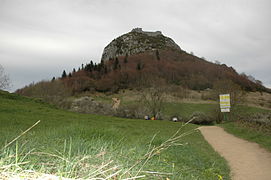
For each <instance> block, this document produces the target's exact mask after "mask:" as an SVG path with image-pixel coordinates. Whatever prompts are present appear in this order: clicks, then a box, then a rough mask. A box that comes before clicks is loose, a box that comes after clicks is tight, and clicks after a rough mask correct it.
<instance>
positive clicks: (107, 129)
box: [0, 92, 229, 180]
mask: <svg viewBox="0 0 271 180" xmlns="http://www.w3.org/2000/svg"><path fill="white" fill-rule="evenodd" d="M38 120H40V123H39V124H38V125H37V126H35V127H33V128H32V129H31V130H30V131H29V132H27V133H26V134H25V135H23V136H22V137H20V138H19V139H18V140H17V141H16V142H14V143H12V144H11V145H9V146H8V147H5V145H7V143H8V142H10V141H11V140H13V139H14V138H15V137H17V136H18V135H20V134H21V133H22V132H23V131H25V130H26V129H28V128H29V127H31V126H32V125H33V124H34V123H35V122H37V121H38ZM180 128H181V130H180V131H179V132H178V133H177V134H176V135H175V136H173V135H174V134H175V132H177V131H178V129H180ZM196 128H197V126H196V125H190V124H189V125H186V126H183V124H182V123H174V122H168V121H145V120H131V119H121V118H115V117H105V116H98V115H87V114H77V113H72V112H67V111H64V110H59V109H56V108H55V107H53V106H51V105H48V104H45V103H42V102H40V101H37V100H32V99H28V98H24V97H20V96H17V95H10V94H7V93H3V92H0V137H1V139H0V178H1V176H2V177H4V176H9V175H12V174H20V175H21V177H23V176H27V175H29V176H34V175H33V173H34V174H35V172H39V173H48V174H55V175H58V176H63V177H72V178H94V177H95V178H98V177H100V178H104V179H105V178H108V179H124V178H128V177H137V176H138V177H141V179H166V178H169V179H189V180H191V179H208V180H209V179H221V178H220V176H222V177H223V179H229V168H228V166H227V164H226V162H225V160H224V159H223V158H221V157H220V156H219V155H218V154H217V153H216V152H214V151H213V150H212V148H211V147H210V145H209V144H208V143H207V142H206V141H205V140H204V139H203V137H202V136H201V134H200V133H199V132H198V130H195V129H196ZM184 133H189V135H186V136H185V134H184ZM190 133H191V134H190ZM168 139H170V140H168ZM26 170H27V171H26ZM29 170H31V171H29Z"/></svg>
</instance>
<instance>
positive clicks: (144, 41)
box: [102, 28, 181, 61]
mask: <svg viewBox="0 0 271 180" xmlns="http://www.w3.org/2000/svg"><path fill="white" fill-rule="evenodd" d="M149 50H176V51H180V50H181V48H180V47H179V46H178V45H177V44H176V43H175V42H174V41H173V40H172V39H171V38H169V37H166V36H164V35H163V34H162V33H161V32H160V31H156V32H146V31H143V30H142V29H141V28H135V29H133V30H132V31H131V32H129V33H127V34H124V35H122V36H120V37H118V38H116V39H114V40H113V41H112V42H111V43H109V44H108V45H107V46H106V47H105V48H104V51H103V54H102V60H104V61H106V60H108V59H110V58H115V57H118V56H125V55H126V54H127V55H133V54H138V53H142V52H145V51H149Z"/></svg>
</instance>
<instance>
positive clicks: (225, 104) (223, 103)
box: [219, 94, 231, 112]
mask: <svg viewBox="0 0 271 180" xmlns="http://www.w3.org/2000/svg"><path fill="white" fill-rule="evenodd" d="M219 100H220V109H221V112H230V108H231V100H230V94H220V95H219Z"/></svg>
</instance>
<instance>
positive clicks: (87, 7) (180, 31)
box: [0, 0, 271, 89]
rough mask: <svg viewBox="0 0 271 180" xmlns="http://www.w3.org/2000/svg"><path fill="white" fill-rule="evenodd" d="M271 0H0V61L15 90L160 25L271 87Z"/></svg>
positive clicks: (187, 43)
mask: <svg viewBox="0 0 271 180" xmlns="http://www.w3.org/2000/svg"><path fill="white" fill-rule="evenodd" d="M270 5H271V2H270V1H268V0H259V1H247V0H229V1H217V0H205V1H202V0H190V1H186V0H170V1H166V0H149V1H146V0H138V1H132V0H91V1H88V0H78V1H73V0H54V1H45V0H39V1H37V0H0V64H2V65H3V66H4V67H7V68H6V70H7V71H8V73H9V74H10V76H11V77H12V80H13V82H14V89H16V88H19V87H21V86H22V85H23V84H27V83H29V82H32V81H38V80H41V79H46V78H48V79H50V78H51V76H56V75H57V74H61V72H62V70H63V69H67V70H68V69H72V68H73V67H78V66H80V64H81V63H86V62H89V61H90V60H94V61H95V62H99V60H100V57H101V54H102V50H103V47H105V46H106V45H107V44H108V43H109V42H110V41H111V40H112V39H114V38H116V37H117V36H119V35H121V34H123V33H126V32H128V31H130V30H131V29H132V28H134V27H142V28H143V29H145V30H153V31H155V30H161V31H162V32H163V33H164V34H165V35H167V36H170V37H172V38H173V39H174V40H175V41H176V42H177V43H178V44H179V45H180V46H181V48H182V49H184V50H186V51H187V52H190V51H193V52H194V53H195V54H196V55H198V56H199V57H202V56H203V57H205V58H206V59H207V60H210V61H214V60H220V61H221V62H223V63H225V64H227V65H229V66H233V67H234V68H235V69H236V70H237V71H238V72H246V73H247V74H252V75H253V76H255V77H256V78H258V79H260V80H262V81H263V82H264V84H265V85H271V82H270V80H271V79H270V77H269V69H271V64H270V63H271V62H270V54H269V49H270V47H271V39H270V38H271V36H270V35H269V32H270V31H271V25H270V23H269V21H270V20H269V19H270V18H269V17H271V12H270V10H269V7H270ZM24 66H26V67H24ZM22 67H23V69H27V73H24V71H23V70H21V69H22ZM18 68H19V69H20V70H19V72H20V73H18ZM34 69H38V71H35V70H34Z"/></svg>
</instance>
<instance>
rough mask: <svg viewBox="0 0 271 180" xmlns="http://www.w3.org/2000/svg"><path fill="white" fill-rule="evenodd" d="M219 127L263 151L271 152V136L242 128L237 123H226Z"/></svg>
mask: <svg viewBox="0 0 271 180" xmlns="http://www.w3.org/2000/svg"><path fill="white" fill-rule="evenodd" d="M221 126H222V127H223V128H224V129H225V130H226V131H227V132H229V133H231V134H233V135H235V136H237V137H240V138H243V139H246V140H248V141H252V142H256V143H258V144H260V145H261V146H262V147H264V148H265V149H267V150H269V151H271V134H270V133H264V132H261V131H259V130H256V129H253V128H248V127H244V126H242V124H239V123H237V122H227V123H224V124H221Z"/></svg>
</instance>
